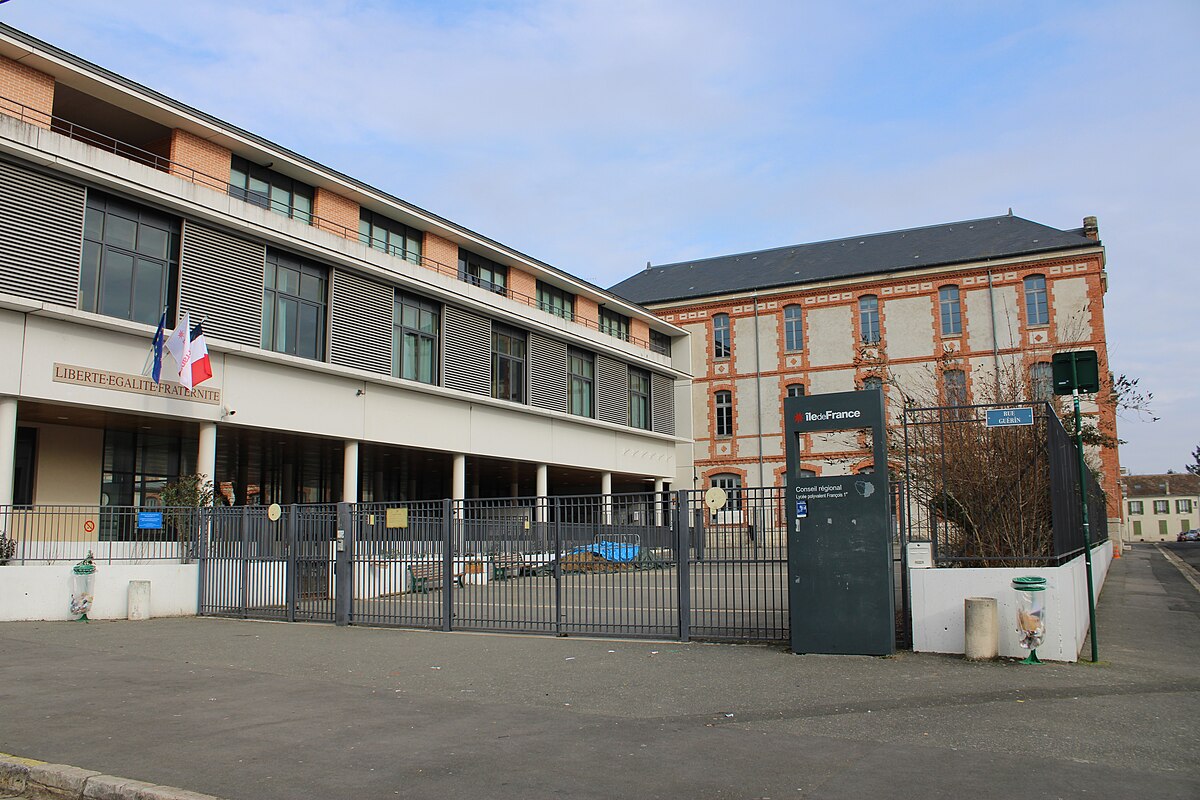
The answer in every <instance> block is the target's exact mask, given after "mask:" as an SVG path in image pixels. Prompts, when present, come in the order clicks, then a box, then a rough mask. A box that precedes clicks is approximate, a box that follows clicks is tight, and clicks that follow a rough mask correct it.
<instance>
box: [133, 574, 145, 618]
mask: <svg viewBox="0 0 1200 800" xmlns="http://www.w3.org/2000/svg"><path fill="white" fill-rule="evenodd" d="M129 618H130V619H150V581H130V582H129Z"/></svg>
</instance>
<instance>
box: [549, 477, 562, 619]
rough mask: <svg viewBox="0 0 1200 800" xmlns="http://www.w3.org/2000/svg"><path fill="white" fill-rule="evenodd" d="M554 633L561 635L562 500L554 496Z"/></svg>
mask: <svg viewBox="0 0 1200 800" xmlns="http://www.w3.org/2000/svg"><path fill="white" fill-rule="evenodd" d="M551 524H552V525H553V526H554V635H555V636H562V635H563V629H562V618H563V610H562V501H561V499H560V498H557V497H555V498H554V522H553V523H551Z"/></svg>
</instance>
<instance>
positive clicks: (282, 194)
mask: <svg viewBox="0 0 1200 800" xmlns="http://www.w3.org/2000/svg"><path fill="white" fill-rule="evenodd" d="M229 194H230V196H231V197H236V198H238V199H240V200H245V201H246V202H247V203H253V204H254V205H256V206H262V207H263V208H269V209H271V210H272V211H274V212H275V213H277V214H283V215H284V216H285V217H291V218H292V219H298V220H300V221H301V222H306V223H308V224H309V225H311V224H312V206H313V189H312V187H311V186H309V185H308V184H305V183H301V182H300V181H297V180H292V179H291V178H289V177H288V176H286V175H281V174H280V173H278V172H276V171H275V170H273V169H267V168H266V167H260V166H258V165H257V164H251V163H250V162H249V161H247V160H246V159H244V158H242V157H241V156H234V157H233V161H232V163H231V165H230V168H229Z"/></svg>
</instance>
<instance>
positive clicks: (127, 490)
mask: <svg viewBox="0 0 1200 800" xmlns="http://www.w3.org/2000/svg"><path fill="white" fill-rule="evenodd" d="M196 446H197V442H196V439H194V438H182V437H179V436H171V435H166V436H164V435H159V434H152V433H148V432H146V431H118V430H105V431H104V470H103V474H102V476H101V487H100V491H101V493H102V496H101V498H100V504H101V505H102V506H108V507H112V506H156V505H159V494H160V493H161V492H162V490H163V487H164V486H166V485H167V482H168V481H173V480H175V479H176V478H178V477H179V476H180V475H188V474H191V473H193V472H195V461H196ZM124 522H125V519H124V515H122V516H121V517H110V518H108V519H104V518H101V521H100V528H101V534H102V537H103V536H107V537H111V536H112V535H113V534H114V533H116V532H118V530H119V529H120V527H121V525H122V524H123V523H124Z"/></svg>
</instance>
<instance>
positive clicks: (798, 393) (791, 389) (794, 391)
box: [787, 383, 804, 397]
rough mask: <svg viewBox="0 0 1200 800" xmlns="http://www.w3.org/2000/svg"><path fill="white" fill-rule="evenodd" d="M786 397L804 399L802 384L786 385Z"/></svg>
mask: <svg viewBox="0 0 1200 800" xmlns="http://www.w3.org/2000/svg"><path fill="white" fill-rule="evenodd" d="M787 396H788V397H804V384H803V383H789V384H788V385H787Z"/></svg>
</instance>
